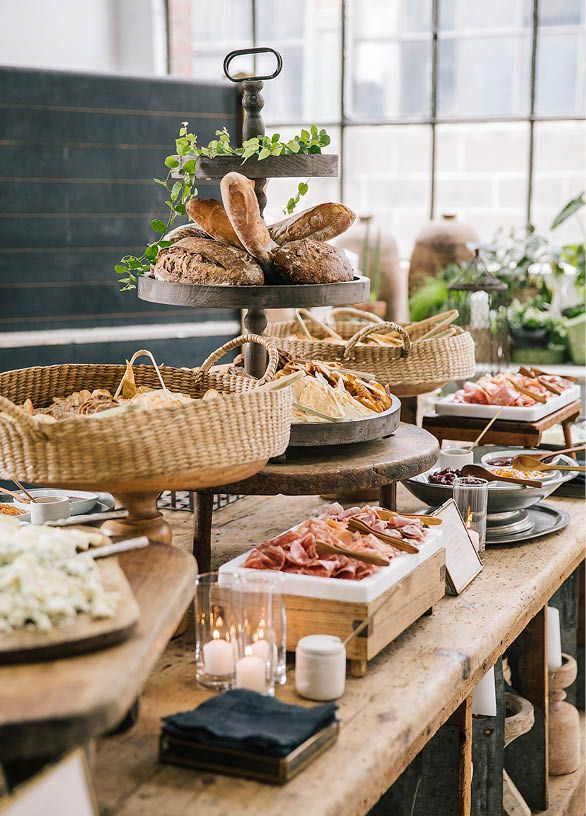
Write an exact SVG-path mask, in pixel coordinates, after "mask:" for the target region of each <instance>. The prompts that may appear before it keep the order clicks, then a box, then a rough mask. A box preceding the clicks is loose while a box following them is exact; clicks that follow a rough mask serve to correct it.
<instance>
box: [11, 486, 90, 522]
mask: <svg viewBox="0 0 586 816" xmlns="http://www.w3.org/2000/svg"><path fill="white" fill-rule="evenodd" d="M29 493H30V494H31V496H34V497H35V498H47V497H50V496H53V497H54V498H60V499H61V498H64V497H66V498H68V499H69V505H70V507H69V509H70V513H71V515H72V516H79V515H81V514H82V513H89V512H91V510H92V509H93V507H94V506H95V504H96V502H97V501H98V494H97V493H86V492H85V491H83V490H56V489H55V488H52V487H35V488H32V489H31V490H29ZM20 495H21V496H22V497H23V498H24V499H25V501H18V499H15V500H14V504H15V505H16V506H17V507H20V509H21V510H26V511H27V512H28V511H29V510H30V502H29V500H28V499H27V498H26V496H25V495H24V494H23V493H21V494H20Z"/></svg>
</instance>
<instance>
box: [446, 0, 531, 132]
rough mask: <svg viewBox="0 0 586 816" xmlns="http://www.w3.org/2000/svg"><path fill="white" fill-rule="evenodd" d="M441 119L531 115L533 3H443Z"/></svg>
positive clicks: (523, 0) (506, 0)
mask: <svg viewBox="0 0 586 816" xmlns="http://www.w3.org/2000/svg"><path fill="white" fill-rule="evenodd" d="M439 27H440V32H439V39H438V113H439V115H440V116H454V117H458V116H499V115H500V116H507V115H517V116H518V115H523V114H527V113H528V112H529V81H530V77H529V72H530V63H531V4H530V1H529V0H494V1H491V2H490V3H470V2H467V0H439Z"/></svg>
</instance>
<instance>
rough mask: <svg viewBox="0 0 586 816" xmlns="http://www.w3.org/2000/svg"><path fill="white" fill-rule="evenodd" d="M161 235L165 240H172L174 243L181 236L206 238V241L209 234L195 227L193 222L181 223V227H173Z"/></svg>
mask: <svg viewBox="0 0 586 816" xmlns="http://www.w3.org/2000/svg"><path fill="white" fill-rule="evenodd" d="M163 237H164V239H165V241H172V243H176V242H177V241H180V240H181V239H182V238H207V240H208V241H209V240H210V236H209V235H208V234H207V233H206V232H204V231H203V230H202V229H200V228H199V227H196V226H195V224H183V225H182V226H181V227H175V229H172V230H171V231H170V232H168V233H167V234H166V235H164V236H163Z"/></svg>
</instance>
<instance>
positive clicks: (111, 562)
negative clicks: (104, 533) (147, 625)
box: [0, 558, 140, 665]
mask: <svg viewBox="0 0 586 816" xmlns="http://www.w3.org/2000/svg"><path fill="white" fill-rule="evenodd" d="M96 564H97V566H98V569H99V570H100V572H101V574H102V581H103V583H104V587H105V589H106V590H108V591H111V592H117V593H118V595H119V599H118V606H117V609H116V615H115V616H114V617H113V618H103V619H100V620H94V619H92V618H90V616H89V615H85V614H82V615H78V616H77V618H76V619H75V622H74V623H72V624H70V625H69V626H64V627H62V628H55V629H51V631H50V632H31V631H27V630H22V629H21V630H15V631H13V632H8V633H7V634H0V665H1V664H6V663H32V662H36V661H38V660H55V659H57V658H61V657H71V656H73V655H79V654H84V653H85V652H91V651H95V650H96V649H104V648H106V647H107V646H113V645H114V644H115V643H120V641H122V640H125V639H126V638H127V637H129V635H130V634H131V633H132V631H133V629H134V627H135V626H136V623H137V621H138V618H139V615H140V610H139V607H138V604H137V602H136V599H135V597H134V594H133V592H132V589H131V588H130V584H129V583H128V581H127V579H126V576H125V575H124V572H123V571H122V568H121V567H120V565H119V563H118V559H117V558H104V559H103V560H100V561H96Z"/></svg>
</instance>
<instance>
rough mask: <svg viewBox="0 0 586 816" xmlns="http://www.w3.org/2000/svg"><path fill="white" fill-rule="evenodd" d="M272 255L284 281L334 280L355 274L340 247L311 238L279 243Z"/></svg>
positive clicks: (348, 278) (323, 281) (345, 279)
mask: <svg viewBox="0 0 586 816" xmlns="http://www.w3.org/2000/svg"><path fill="white" fill-rule="evenodd" d="M273 259H274V262H275V270H276V272H277V273H278V275H279V277H280V278H281V279H282V280H284V281H285V282H286V283H336V282H338V281H350V280H352V278H353V277H354V271H353V269H352V266H351V264H350V261H349V260H348V258H347V257H346V255H345V254H344V253H343V252H342V250H341V249H338V248H337V247H334V246H332V245H331V244H324V243H323V242H322V241H313V240H312V239H311V238H304V239H303V240H302V241H293V242H292V243H290V244H285V245H284V246H282V247H279V248H278V249H277V250H276V252H275V253H274V254H273Z"/></svg>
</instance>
